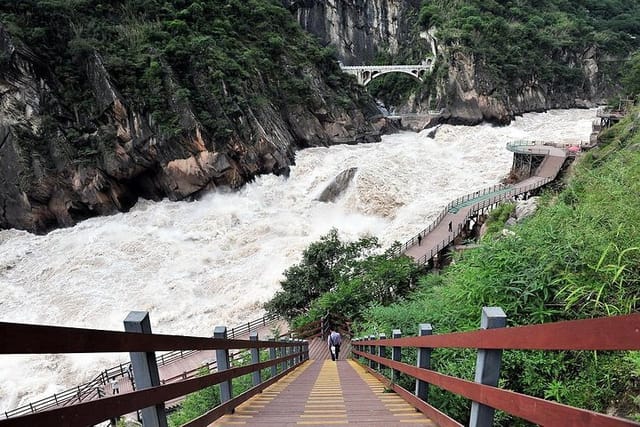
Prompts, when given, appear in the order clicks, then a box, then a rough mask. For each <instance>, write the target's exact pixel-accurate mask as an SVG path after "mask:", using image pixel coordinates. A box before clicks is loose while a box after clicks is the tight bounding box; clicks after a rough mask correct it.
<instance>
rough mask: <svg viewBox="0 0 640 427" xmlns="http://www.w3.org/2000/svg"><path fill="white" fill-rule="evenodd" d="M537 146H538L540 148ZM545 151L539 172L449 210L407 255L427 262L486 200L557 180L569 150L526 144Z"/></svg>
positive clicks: (499, 199)
mask: <svg viewBox="0 0 640 427" xmlns="http://www.w3.org/2000/svg"><path fill="white" fill-rule="evenodd" d="M536 147H537V148H536ZM532 150H533V154H539V153H537V152H536V150H545V151H547V153H546V154H545V158H544V160H543V161H542V163H541V164H540V166H539V167H538V169H537V170H536V172H535V175H534V176H532V177H530V178H527V179H525V180H523V181H520V182H518V183H515V184H513V185H510V186H506V187H504V188H500V189H498V190H496V191H494V192H490V193H484V194H481V192H477V193H475V196H473V195H472V197H470V198H469V200H468V201H466V202H464V203H462V204H460V205H457V206H455V207H454V208H451V209H449V211H447V213H446V214H445V216H444V217H443V218H442V220H441V221H440V222H439V223H438V224H437V225H436V226H435V227H434V228H433V229H432V230H431V231H430V232H428V233H426V234H424V235H422V242H421V244H420V245H418V244H417V241H418V240H417V239H414V241H415V242H416V243H415V244H413V245H412V246H409V247H407V248H406V249H405V251H404V254H405V255H407V256H410V257H412V258H414V259H415V260H416V261H418V262H421V263H423V264H426V263H427V262H429V261H430V260H431V259H432V258H433V257H434V256H435V255H436V254H437V253H439V252H440V251H441V250H442V249H444V248H445V247H447V246H448V245H449V244H450V243H451V242H452V241H453V240H454V239H455V238H456V237H457V236H458V235H460V233H461V231H462V228H463V227H464V226H465V224H466V222H467V218H469V217H470V216H472V215H473V214H475V213H476V212H478V211H480V210H481V209H482V206H483V203H487V202H489V203H491V204H494V203H500V202H504V201H507V200H510V199H512V198H513V197H514V196H517V195H519V194H524V193H526V192H528V191H531V190H533V189H535V188H539V187H541V186H543V185H544V184H546V183H547V182H549V180H552V179H554V178H555V177H556V176H557V175H558V173H559V172H560V169H561V168H562V165H563V164H564V161H565V159H566V157H567V153H566V150H564V149H563V148H557V147H554V146H551V145H531V146H528V147H526V148H524V147H523V149H522V152H523V153H526V152H527V151H532Z"/></svg>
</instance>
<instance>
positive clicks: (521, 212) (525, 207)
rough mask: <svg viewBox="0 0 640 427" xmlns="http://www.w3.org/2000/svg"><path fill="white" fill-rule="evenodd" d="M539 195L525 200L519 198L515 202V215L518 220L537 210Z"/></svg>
mask: <svg viewBox="0 0 640 427" xmlns="http://www.w3.org/2000/svg"><path fill="white" fill-rule="evenodd" d="M539 199H540V198H539V197H530V198H529V199H527V200H519V201H518V203H517V204H516V211H515V216H516V219H517V221H518V222H521V221H522V220H523V219H525V218H528V217H530V216H532V215H533V214H535V213H536V210H538V200H539Z"/></svg>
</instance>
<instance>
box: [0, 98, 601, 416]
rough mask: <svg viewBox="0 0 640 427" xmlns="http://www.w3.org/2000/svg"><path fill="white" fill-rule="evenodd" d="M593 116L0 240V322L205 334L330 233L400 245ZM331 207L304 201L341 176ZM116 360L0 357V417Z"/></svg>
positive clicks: (383, 149)
mask: <svg viewBox="0 0 640 427" xmlns="http://www.w3.org/2000/svg"><path fill="white" fill-rule="evenodd" d="M594 117H595V111H594V110H557V111H551V112H549V113H531V114H525V115H524V116H522V117H519V118H518V119H517V120H515V121H514V122H513V123H512V124H511V125H510V126H508V127H493V126H491V125H482V126H475V127H464V126H457V127H454V126H448V125H445V126H441V127H440V128H439V130H438V131H437V133H436V137H435V139H431V138H428V137H427V136H426V135H427V132H424V131H423V132H422V133H419V134H416V133H400V134H395V135H389V136H385V137H383V141H382V142H381V143H378V144H362V145H351V146H346V145H344V146H334V147H330V148H312V149H307V150H304V151H301V152H299V153H298V154H297V157H296V166H294V167H292V169H291V175H290V177H289V178H288V179H287V178H283V177H276V176H272V175H268V176H262V177H258V178H257V179H256V180H255V181H254V182H253V183H251V184H248V185H247V186H245V187H244V188H243V189H242V190H241V191H239V192H236V193H222V192H218V193H211V194H209V195H207V196H205V197H204V198H202V199H201V200H199V201H197V202H169V201H162V202H158V203H157V202H149V201H140V202H139V203H138V204H137V205H136V206H135V207H134V208H133V209H132V210H131V212H129V213H125V214H117V215H113V216H109V217H101V218H93V219H90V220H87V221H84V222H82V223H80V224H78V225H76V226H75V227H73V228H67V229H60V230H55V231H53V232H51V233H49V234H48V235H46V236H35V235H31V234H28V233H26V232H22V231H16V230H1V231H0V321H5V322H20V323H41V324H48V325H63V326H73V327H87V328H92V329H111V330H119V331H122V330H123V323H122V322H123V320H124V318H125V317H126V316H127V314H128V313H129V311H132V310H142V311H149V312H150V317H151V323H152V329H153V331H154V332H157V333H168V334H188V335H199V336H211V335H212V334H213V328H214V327H215V326H216V325H227V326H229V327H232V326H236V325H238V324H240V323H243V322H246V321H249V320H253V319H255V318H257V317H259V316H261V315H262V314H263V310H262V308H261V306H262V303H264V302H265V301H267V300H268V299H269V298H270V297H271V296H272V295H273V294H274V293H275V292H276V291H277V290H278V282H279V280H280V279H281V278H282V272H283V271H284V270H285V269H286V268H288V267H289V266H291V265H292V264H294V263H296V262H298V261H299V260H300V257H301V254H302V251H303V250H304V248H306V247H307V245H308V244H309V243H311V242H313V241H315V240H317V239H318V238H319V237H320V236H322V235H323V234H326V233H327V232H328V231H329V230H330V229H331V228H332V227H336V228H338V229H339V231H340V235H341V237H342V238H344V239H357V238H359V237H360V236H362V235H364V234H367V233H368V234H372V235H375V236H377V237H378V238H379V239H380V240H381V242H382V243H383V245H385V246H388V245H390V244H391V243H392V242H393V241H395V240H399V241H402V242H404V241H405V240H407V239H409V238H410V237H411V236H412V235H414V234H416V233H417V232H418V231H420V230H422V229H423V228H424V227H425V226H427V225H428V224H429V223H430V222H431V221H432V220H433V219H434V218H435V217H436V216H437V215H438V213H439V212H440V210H441V209H442V208H443V207H444V206H445V205H446V204H447V203H448V202H449V201H450V200H452V199H454V198H456V197H458V196H461V195H464V194H467V193H470V192H472V191H475V190H478V189H481V188H483V187H487V186H491V185H493V184H496V183H498V182H500V181H501V179H503V178H504V177H505V176H506V175H507V174H508V172H509V169H510V166H511V162H512V154H511V153H510V152H508V151H507V150H506V149H505V144H506V143H507V142H508V141H511V140H514V139H529V140H532V139H535V140H554V141H558V140H567V141H580V140H584V141H586V140H588V138H589V133H590V131H591V121H592V119H593V118H594ZM350 167H357V168H358V171H357V173H356V176H355V178H354V181H353V182H352V184H351V185H350V187H349V188H348V190H347V191H346V192H345V194H344V195H343V196H342V197H341V198H340V199H338V200H337V201H336V202H335V203H328V204H326V203H321V202H318V201H315V200H314V199H315V198H316V197H317V196H318V195H319V194H320V193H321V192H322V190H323V189H324V188H325V186H326V185H328V184H329V183H330V182H331V180H332V179H333V178H334V177H335V176H336V175H337V174H339V173H340V172H342V171H343V170H345V169H347V168H350ZM127 357H128V355H126V354H101V355H69V356H66V355H52V356H46V357H40V356H0V411H4V410H7V409H11V408H14V407H16V406H19V405H22V404H25V403H28V402H29V401H34V400H37V399H39V398H42V397H45V396H48V395H50V394H53V393H54V392H59V391H62V390H65V389H67V388H70V387H72V386H74V385H77V384H78V383H80V382H82V381H85V380H88V379H90V378H93V377H94V376H95V375H97V374H98V372H99V371H100V370H101V369H104V368H106V367H110V366H112V365H114V364H117V363H118V362H120V361H123V362H124V361H127Z"/></svg>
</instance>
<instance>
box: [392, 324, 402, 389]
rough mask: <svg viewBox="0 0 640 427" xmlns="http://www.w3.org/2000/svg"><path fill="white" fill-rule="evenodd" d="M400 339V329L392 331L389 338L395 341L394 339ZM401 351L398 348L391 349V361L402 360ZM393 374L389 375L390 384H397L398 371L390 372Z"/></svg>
mask: <svg viewBox="0 0 640 427" xmlns="http://www.w3.org/2000/svg"><path fill="white" fill-rule="evenodd" d="M400 337H402V332H400V329H394V330H393V331H392V332H391V338H393V339H396V338H400ZM401 350H402V349H401V348H400V347H393V350H392V352H391V359H393V360H394V361H395V362H400V361H401V359H402V351H401ZM392 371H393V373H392V375H391V382H393V383H397V382H398V380H399V379H400V371H396V370H395V369H393V370H392Z"/></svg>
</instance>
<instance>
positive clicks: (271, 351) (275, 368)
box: [269, 338, 278, 377]
mask: <svg viewBox="0 0 640 427" xmlns="http://www.w3.org/2000/svg"><path fill="white" fill-rule="evenodd" d="M269 341H273V342H274V343H275V342H276V339H275V338H269ZM275 358H276V348H275V347H269V359H270V360H273V359H275ZM276 375H278V365H273V366H271V377H275V376H276Z"/></svg>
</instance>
